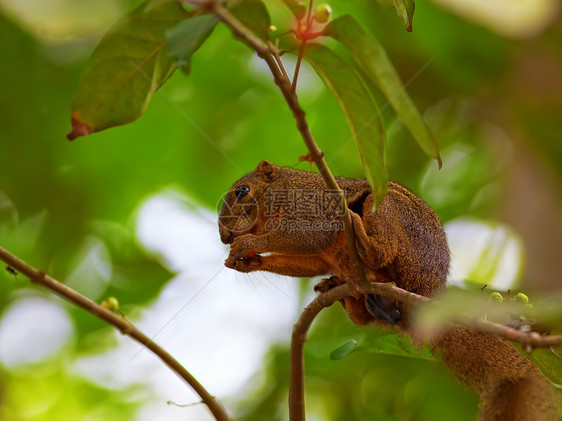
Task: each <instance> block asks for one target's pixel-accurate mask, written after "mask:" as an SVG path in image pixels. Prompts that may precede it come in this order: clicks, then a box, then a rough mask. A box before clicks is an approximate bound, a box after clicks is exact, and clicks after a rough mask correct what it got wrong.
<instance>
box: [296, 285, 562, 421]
mask: <svg viewBox="0 0 562 421" xmlns="http://www.w3.org/2000/svg"><path fill="white" fill-rule="evenodd" d="M367 279H374V278H372V277H371V276H370V274H368V275H367ZM365 291H366V292H367V293H368V294H376V295H380V296H383V297H385V298H389V299H392V300H395V301H399V302H402V303H406V304H410V305H414V306H415V305H419V304H422V303H430V302H431V299H429V298H428V297H424V296H423V295H418V294H415V293H413V292H410V291H406V290H404V289H401V288H398V287H397V286H394V285H393V284H390V283H384V282H371V283H370V284H369V285H368V286H367V287H365ZM351 296H353V289H352V286H351V285H349V284H343V285H339V286H337V287H335V288H332V289H330V290H328V291H326V292H323V293H321V294H319V295H318V296H317V297H316V298H315V299H314V300H312V302H311V303H310V304H309V305H308V306H307V307H306V308H305V309H304V310H303V312H302V313H301V315H300V316H299V319H298V320H297V322H296V323H295V325H294V327H293V334H292V337H291V354H290V359H291V372H290V384H289V419H290V420H291V421H305V403H304V343H305V342H306V339H307V333H308V330H309V328H310V326H311V325H312V322H313V321H314V319H315V318H316V316H317V315H318V314H319V313H320V311H322V309H324V308H326V307H329V306H331V305H332V304H334V303H335V302H336V301H338V300H341V299H344V298H346V297H351ZM461 323H462V324H463V325H465V326H467V327H470V328H472V329H473V330H475V331H478V332H488V333H493V334H496V335H498V336H501V337H502V338H505V339H508V340H511V341H514V342H518V343H520V344H522V345H523V346H524V347H525V350H526V351H528V352H530V351H532V349H533V348H540V347H550V346H557V345H562V335H552V336H546V335H541V334H539V333H538V332H522V331H520V330H517V329H514V328H511V327H508V326H504V325H501V324H499V323H494V322H490V321H488V320H484V319H483V318H478V319H473V318H466V319H465V320H464V321H463V322H461Z"/></svg>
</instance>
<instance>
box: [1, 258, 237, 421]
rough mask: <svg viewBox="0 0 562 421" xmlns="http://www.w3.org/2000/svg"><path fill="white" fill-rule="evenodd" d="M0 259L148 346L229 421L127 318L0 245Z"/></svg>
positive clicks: (192, 379) (223, 420)
mask: <svg viewBox="0 0 562 421" xmlns="http://www.w3.org/2000/svg"><path fill="white" fill-rule="evenodd" d="M0 260H3V261H4V262H5V263H6V264H7V265H8V267H10V268H13V269H15V270H17V271H18V272H21V273H23V274H24V275H25V276H27V277H28V278H29V280H30V281H31V282H32V283H34V284H39V285H42V286H44V287H45V288H48V289H49V290H51V291H52V292H54V293H55V294H57V295H59V296H60V297H62V298H63V299H65V300H66V301H69V302H71V303H73V304H76V305H77V306H78V307H82V308H83V309H84V310H86V311H88V312H89V313H91V314H93V315H94V316H96V317H97V318H99V319H101V320H103V321H105V322H107V323H109V324H110V325H112V326H114V327H115V328H117V329H118V330H119V331H120V332H121V333H122V334H123V335H127V336H129V337H130V338H131V339H133V340H135V341H137V342H138V343H140V344H141V345H143V346H145V347H147V348H148V349H150V350H151V351H152V352H153V353H154V354H155V355H156V356H158V358H160V359H161V360H162V361H163V362H164V364H166V365H167V366H168V367H169V368H170V369H171V370H172V371H173V372H174V373H176V374H177V375H178V376H179V377H180V378H182V379H183V380H184V381H185V382H186V383H187V384H188V385H189V386H191V387H192V388H193V390H194V391H195V392H196V393H197V394H198V395H199V396H200V397H201V400H202V402H203V403H204V404H205V405H207V407H208V408H209V410H210V411H211V413H212V414H213V415H214V417H215V419H216V420H217V421H231V419H230V416H229V415H228V414H227V412H226V410H225V409H224V407H223V406H222V404H221V403H220V402H219V401H218V400H217V399H216V398H215V397H214V396H212V395H211V394H210V393H209V392H208V391H207V390H206V389H205V388H204V387H203V386H202V385H201V383H199V382H198V381H197V379H196V378H195V377H193V376H192V375H191V373H189V371H187V370H186V369H185V368H184V367H183V366H182V365H181V364H180V363H179V362H178V361H177V360H176V359H175V358H174V357H172V356H171V355H170V354H169V353H168V352H166V351H165V350H164V349H162V348H161V347H160V346H159V345H157V344H156V343H155V342H154V341H152V340H151V339H150V338H149V337H148V336H146V335H145V334H144V333H142V332H141V331H140V330H138V329H137V328H136V327H135V326H134V325H133V324H132V323H131V322H129V321H128V320H127V319H125V318H123V317H121V316H118V315H117V314H115V313H113V312H112V311H110V310H108V309H106V308H104V307H102V306H101V305H99V304H98V303H96V302H94V301H92V300H90V299H89V298H87V297H84V296H83V295H81V294H79V293H78V292H76V291H74V290H73V289H71V288H69V287H67V286H66V285H64V284H62V283H60V282H59V281H57V280H56V279H54V278H52V277H50V276H49V275H47V274H46V273H45V272H44V271H42V270H39V269H36V268H35V267H33V266H31V265H29V264H27V263H26V262H24V261H23V260H21V259H19V258H18V257H16V256H14V255H13V254H11V253H10V252H8V251H7V250H6V249H4V248H2V247H0Z"/></svg>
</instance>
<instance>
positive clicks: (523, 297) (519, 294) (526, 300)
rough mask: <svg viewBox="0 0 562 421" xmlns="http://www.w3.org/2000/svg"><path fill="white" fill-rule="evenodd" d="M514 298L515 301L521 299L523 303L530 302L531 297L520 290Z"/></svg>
mask: <svg viewBox="0 0 562 421" xmlns="http://www.w3.org/2000/svg"><path fill="white" fill-rule="evenodd" d="M513 299H514V300H515V301H521V302H522V303H523V304H529V297H527V294H523V293H522V292H519V293H518V294H517V295H516V296H515V297H513Z"/></svg>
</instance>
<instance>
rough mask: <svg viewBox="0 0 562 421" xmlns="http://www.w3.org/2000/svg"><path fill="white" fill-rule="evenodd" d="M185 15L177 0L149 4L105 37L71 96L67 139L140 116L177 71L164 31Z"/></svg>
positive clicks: (161, 0)
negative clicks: (69, 125)
mask: <svg viewBox="0 0 562 421" xmlns="http://www.w3.org/2000/svg"><path fill="white" fill-rule="evenodd" d="M188 16H190V14H189V12H187V11H185V10H184V9H183V7H182V4H181V2H180V1H178V0H150V1H148V2H146V3H143V5H142V6H140V7H139V8H138V9H136V10H134V11H133V12H132V13H130V14H129V15H128V16H126V17H125V18H124V19H122V20H121V21H119V22H118V23H117V24H116V25H115V26H113V28H111V29H110V30H109V31H108V32H107V33H106V34H105V36H104V37H103V39H102V40H101V42H100V43H99V45H98V46H97V47H96V49H95V50H94V52H93V54H92V56H91V57H90V59H89V61H88V63H87V64H86V67H85V69H84V71H83V72H82V76H81V78H80V82H79V84H78V88H77V89H76V92H75V94H74V98H73V100H72V126H73V128H72V131H71V132H70V133H69V134H68V136H67V137H68V139H69V140H73V139H75V138H76V137H78V136H84V135H88V134H91V133H93V132H98V131H100V130H104V129H107V128H109V127H114V126H119V125H122V124H127V123H130V122H132V121H134V120H136V119H137V118H139V117H140V116H141V115H142V114H143V113H144V111H145V110H146V107H147V106H148V103H149V101H150V99H151V98H152V96H153V95H154V93H155V92H156V90H157V89H158V88H159V87H160V86H162V85H163V84H164V82H166V80H168V79H169V78H170V76H172V74H173V73H174V72H175V70H176V68H177V65H176V63H175V61H174V59H173V58H172V57H171V56H170V53H169V50H168V47H167V43H166V36H165V34H166V31H167V30H168V29H170V28H173V27H174V26H175V25H177V24H178V23H179V22H180V21H182V20H183V19H185V18H187V17H188Z"/></svg>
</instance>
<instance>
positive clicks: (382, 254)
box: [219, 161, 557, 421]
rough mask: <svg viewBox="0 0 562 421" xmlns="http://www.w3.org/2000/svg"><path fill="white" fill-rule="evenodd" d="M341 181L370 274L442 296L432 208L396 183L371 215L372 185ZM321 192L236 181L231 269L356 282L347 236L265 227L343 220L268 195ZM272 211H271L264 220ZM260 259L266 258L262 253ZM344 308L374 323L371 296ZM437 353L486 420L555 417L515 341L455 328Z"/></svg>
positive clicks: (325, 207) (269, 173) (228, 237)
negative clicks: (295, 208) (294, 208)
mask: <svg viewBox="0 0 562 421" xmlns="http://www.w3.org/2000/svg"><path fill="white" fill-rule="evenodd" d="M337 182H338V184H339V186H340V187H341V188H342V189H343V190H344V191H345V193H346V201H347V204H348V207H349V209H350V212H351V216H352V221H353V225H354V228H355V231H356V246H357V250H358V252H359V256H360V258H361V260H362V262H363V265H364V267H365V269H366V270H368V271H370V272H372V273H374V274H375V275H376V278H377V279H378V280H380V281H383V282H385V281H392V282H395V283H396V285H397V286H399V287H401V288H403V289H406V290H408V291H412V292H415V293H417V294H421V295H426V296H429V295H435V294H439V293H442V292H444V289H445V283H446V278H447V274H448V270H449V249H448V246H447V241H446V237H445V233H444V231H443V229H442V227H441V224H440V222H439V218H438V217H437V215H435V213H434V212H433V210H432V209H431V208H430V207H429V206H428V205H427V204H425V203H424V202H423V201H422V200H421V199H420V198H418V197H417V196H416V195H414V194H413V193H412V192H410V191H409V190H408V189H406V188H405V187H403V186H401V185H399V184H397V183H394V182H389V191H388V194H387V196H386V197H385V198H384V200H383V202H382V204H381V205H380V206H379V207H378V208H377V210H376V212H371V209H372V207H373V203H374V201H375V198H374V195H373V193H372V190H371V188H370V186H369V183H368V182H367V181H366V180H363V179H362V180H355V179H348V178H337ZM240 186H248V187H250V191H249V193H248V194H247V195H246V196H244V197H241V198H237V196H236V189H237V188H238V187H240ZM324 189H325V184H324V181H323V179H322V177H321V176H320V175H319V174H315V173H311V172H306V171H297V170H293V169H289V168H281V167H277V166H275V165H273V164H271V163H269V162H267V161H263V162H261V163H260V164H259V165H258V167H257V168H256V169H255V170H254V171H253V172H251V173H249V174H246V175H245V176H243V177H242V178H241V179H240V180H238V181H237V182H236V183H234V185H233V186H232V188H231V190H230V191H229V193H228V195H227V197H226V199H225V203H224V205H223V208H222V210H221V214H220V216H219V231H220V235H221V240H222V241H223V242H224V243H229V244H230V245H231V250H230V255H229V257H228V259H227V260H226V262H225V265H226V266H227V267H229V268H232V269H236V270H238V271H240V272H252V271H256V270H265V271H269V272H274V273H278V274H281V275H288V276H295V277H311V276H319V275H329V274H333V275H334V276H332V277H331V278H329V279H326V280H324V281H323V282H321V283H320V284H318V285H317V287H316V289H317V290H318V291H325V290H327V289H329V288H332V287H333V286H335V285H338V284H340V283H342V282H345V280H346V279H349V276H348V274H349V262H348V256H347V252H346V241H345V235H344V232H343V231H342V230H331V229H323V230H310V229H293V230H291V229H288V228H278V229H271V228H268V227H270V224H271V222H272V221H281V220H282V219H291V220H293V221H294V220H296V221H297V222H299V223H302V222H308V223H312V222H314V221H332V222H337V221H338V216H337V215H336V212H335V210H334V209H335V204H334V203H333V202H331V201H329V200H327V201H323V202H322V205H321V206H319V207H318V208H317V209H316V212H313V211H311V212H305V213H303V214H299V215H297V216H295V215H294V214H292V213H291V211H290V209H289V210H287V208H283V207H282V206H281V207H276V206H273V207H271V205H272V199H271V195H270V194H269V193H270V192H271V190H275V191H279V190H285V191H291V192H292V193H294V192H297V191H298V192H302V191H305V192H306V191H317V192H318V191H323V190H324ZM295 200H298V199H295ZM303 200H304V199H303ZM275 203H276V204H279V203H277V202H275ZM272 209H273V211H271V210H272ZM266 210H269V211H270V212H269V213H268V214H267V212H266ZM262 253H269V254H268V255H265V256H260V254H262ZM254 254H255V255H254ZM342 305H343V307H344V308H345V310H346V312H347V314H348V315H349V317H350V319H351V320H352V321H353V322H354V323H356V324H358V325H367V324H370V323H373V322H376V321H377V320H376V318H375V317H374V316H373V313H372V312H370V311H369V310H368V309H367V306H366V301H365V298H353V297H350V298H346V299H345V300H342ZM395 305H396V308H397V309H398V310H399V311H400V312H402V313H404V314H405V315H406V316H407V310H408V309H407V308H405V307H404V305H403V304H401V303H395ZM399 325H400V326H401V327H402V328H403V329H404V330H406V331H408V330H409V329H410V327H409V323H408V319H407V317H406V318H405V319H403V320H402V321H400V322H399ZM433 346H434V348H435V349H437V350H438V351H440V352H441V355H442V357H443V361H444V362H445V364H447V365H448V367H449V368H450V369H451V371H452V372H453V373H454V374H455V375H456V376H457V377H458V378H459V379H460V380H462V381H464V382H465V383H467V384H469V385H471V386H472V387H474V388H475V389H476V390H477V391H478V392H479V393H480V396H481V415H480V420H485V421H492V420H520V421H523V420H537V421H547V420H556V419H557V405H556V396H557V395H556V391H555V390H554V388H553V387H552V384H551V383H550V381H549V380H548V379H546V377H544V376H543V375H542V374H541V372H540V371H539V370H538V369H537V368H536V367H535V366H534V365H533V364H531V363H530V362H529V361H528V360H527V359H526V358H524V357H523V356H522V355H521V354H520V353H519V352H517V350H515V349H514V348H513V346H512V345H511V344H510V343H509V342H507V341H505V340H503V339H501V338H498V337H497V336H494V335H490V334H481V333H472V332H470V331H469V330H468V329H466V328H463V327H460V326H456V327H453V328H452V329H451V330H450V331H448V332H445V333H444V334H442V335H441V336H440V337H439V338H438V339H437V340H436V341H435V342H434V344H433Z"/></svg>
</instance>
